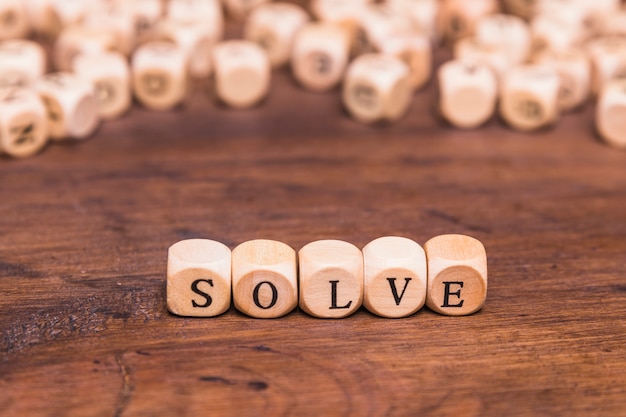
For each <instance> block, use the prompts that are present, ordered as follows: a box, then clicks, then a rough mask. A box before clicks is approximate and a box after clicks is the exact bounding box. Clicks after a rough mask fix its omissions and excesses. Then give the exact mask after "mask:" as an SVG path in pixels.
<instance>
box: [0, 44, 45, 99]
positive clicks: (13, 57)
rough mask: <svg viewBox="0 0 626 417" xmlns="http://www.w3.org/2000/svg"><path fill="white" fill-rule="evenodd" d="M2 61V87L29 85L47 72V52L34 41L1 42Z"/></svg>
mask: <svg viewBox="0 0 626 417" xmlns="http://www.w3.org/2000/svg"><path fill="white" fill-rule="evenodd" d="M0 62H1V63H2V65H0V88H2V87H29V86H31V85H33V83H34V82H35V81H36V80H37V79H38V78H39V77H41V76H42V75H43V74H44V73H45V72H46V54H45V52H44V50H43V48H42V47H41V46H40V45H39V44H37V43H35V42H33V41H28V40H22V39H15V40H9V41H4V42H0Z"/></svg>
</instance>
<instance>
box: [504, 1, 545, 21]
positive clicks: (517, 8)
mask: <svg viewBox="0 0 626 417" xmlns="http://www.w3.org/2000/svg"><path fill="white" fill-rule="evenodd" d="M540 1H541V0H501V2H502V8H503V9H504V11H505V12H507V13H509V14H512V15H514V16H519V17H521V18H522V19H526V20H530V19H532V18H533V17H534V16H535V15H536V14H537V3H539V2H540Z"/></svg>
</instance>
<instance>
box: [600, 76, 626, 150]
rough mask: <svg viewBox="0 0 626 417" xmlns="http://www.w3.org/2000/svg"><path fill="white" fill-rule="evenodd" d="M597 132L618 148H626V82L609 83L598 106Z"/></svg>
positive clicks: (614, 81) (601, 95) (615, 81)
mask: <svg viewBox="0 0 626 417" xmlns="http://www.w3.org/2000/svg"><path fill="white" fill-rule="evenodd" d="M596 130H597V131H598V134H599V135H600V137H602V139H604V141H605V142H607V143H608V144H610V145H612V146H614V147H616V148H626V80H624V79H621V80H613V81H610V82H608V83H607V84H606V85H605V86H604V87H603V88H602V91H601V92H600V96H599V97H598V103H597V105H596Z"/></svg>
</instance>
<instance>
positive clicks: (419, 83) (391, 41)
mask: <svg viewBox="0 0 626 417" xmlns="http://www.w3.org/2000/svg"><path fill="white" fill-rule="evenodd" d="M380 51H381V52H382V53H384V54H388V55H393V56H395V57H397V58H400V59H401V60H402V61H404V63H405V64H407V65H408V67H409V71H410V75H409V78H410V81H411V85H412V87H413V88H414V89H418V88H420V87H423V86H424V84H426V82H428V80H429V79H430V75H431V73H432V67H433V58H432V55H433V54H432V47H431V42H430V40H429V39H428V38H427V37H426V36H425V35H420V34H418V33H410V34H399V35H392V36H390V37H389V38H387V39H386V41H385V42H383V43H382V44H381V45H380Z"/></svg>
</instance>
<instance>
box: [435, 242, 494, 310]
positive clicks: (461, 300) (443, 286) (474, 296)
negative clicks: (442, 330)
mask: <svg viewBox="0 0 626 417" xmlns="http://www.w3.org/2000/svg"><path fill="white" fill-rule="evenodd" d="M424 249H425V250H426V257H427V259H428V291H427V296H426V305H427V306H428V307H429V308H430V309H431V310H433V311H435V312H437V313H440V314H444V315H448V316H464V315H468V314H472V313H475V312H476V311H478V310H480V309H481V307H482V306H483V304H484V303H485V299H486V297H487V254H486V252H485V247H484V246H483V244H482V243H481V242H480V241H478V240H476V239H474V238H472V237H469V236H464V235H441V236H436V237H434V238H432V239H430V240H429V241H428V242H426V244H425V245H424Z"/></svg>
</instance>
